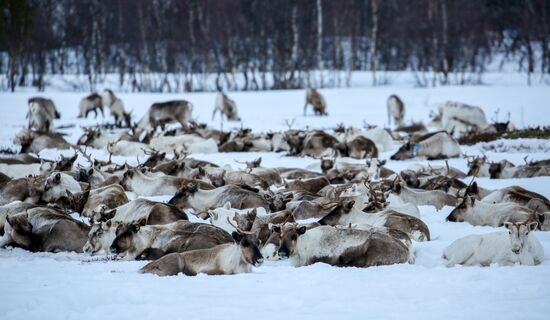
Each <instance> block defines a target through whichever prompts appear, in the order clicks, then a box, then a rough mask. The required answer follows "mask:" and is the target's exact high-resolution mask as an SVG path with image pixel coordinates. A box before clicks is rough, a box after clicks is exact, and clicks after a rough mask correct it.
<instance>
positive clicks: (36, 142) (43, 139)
mask: <svg viewBox="0 0 550 320" xmlns="http://www.w3.org/2000/svg"><path fill="white" fill-rule="evenodd" d="M13 143H14V144H17V145H20V146H21V151H20V152H21V153H36V154H38V153H39V152H40V151H42V150H44V149H60V150H61V149H69V148H70V147H71V145H70V144H69V143H68V142H67V141H66V140H65V138H63V136H62V135H61V134H59V133H54V132H35V131H32V130H29V129H23V130H21V131H20V132H19V133H18V134H17V135H16V136H15V138H14V139H13Z"/></svg>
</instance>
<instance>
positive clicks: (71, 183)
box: [42, 172, 82, 203]
mask: <svg viewBox="0 0 550 320" xmlns="http://www.w3.org/2000/svg"><path fill="white" fill-rule="evenodd" d="M67 190H68V191H69V192H72V193H76V192H80V191H82V186H81V185H80V183H78V181H76V180H75V179H74V178H73V177H72V176H70V175H68V174H66V173H63V172H53V173H51V174H50V175H49V176H48V177H47V178H46V181H45V183H44V194H43V195H42V200H44V201H46V202H48V203H55V202H56V201H58V200H59V199H60V198H62V197H66V195H67Z"/></svg>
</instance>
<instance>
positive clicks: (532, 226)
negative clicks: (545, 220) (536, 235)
mask: <svg viewBox="0 0 550 320" xmlns="http://www.w3.org/2000/svg"><path fill="white" fill-rule="evenodd" d="M538 225H539V223H538V222H536V221H533V222H531V223H529V224H528V225H527V227H528V228H529V231H534V230H536V229H537V227H538Z"/></svg>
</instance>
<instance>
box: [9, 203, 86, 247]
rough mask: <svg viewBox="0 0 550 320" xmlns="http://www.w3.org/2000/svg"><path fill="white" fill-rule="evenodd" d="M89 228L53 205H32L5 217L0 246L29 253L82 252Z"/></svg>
mask: <svg viewBox="0 0 550 320" xmlns="http://www.w3.org/2000/svg"><path fill="white" fill-rule="evenodd" d="M89 229H90V227H88V226H87V225H86V224H85V223H83V222H80V221H78V220H75V219H73V218H71V216H69V215H67V214H64V213H62V212H59V211H57V210H55V209H53V208H46V207H35V208H29V209H27V210H25V211H24V212H20V213H17V214H14V215H8V216H7V217H6V224H5V225H4V235H3V236H2V237H1V238H0V248H3V247H5V246H7V245H10V244H11V245H16V246H18V247H21V248H23V249H26V250H29V251H33V252H62V251H74V252H82V247H83V246H84V244H85V243H86V238H87V234H88V231H89Z"/></svg>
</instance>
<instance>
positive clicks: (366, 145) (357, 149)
mask: <svg viewBox="0 0 550 320" xmlns="http://www.w3.org/2000/svg"><path fill="white" fill-rule="evenodd" d="M338 151H339V152H340V155H341V156H343V157H351V158H354V159H365V158H377V157H378V149H377V148H376V145H375V144H374V142H372V140H370V139H368V138H365V137H363V136H358V137H356V138H355V139H353V140H351V141H349V142H348V143H344V144H340V145H339V146H338Z"/></svg>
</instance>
